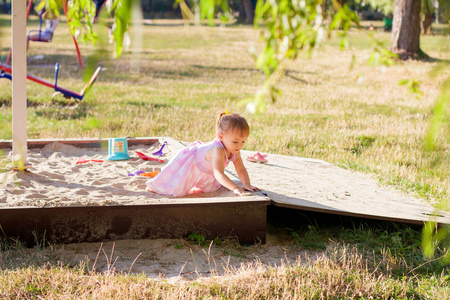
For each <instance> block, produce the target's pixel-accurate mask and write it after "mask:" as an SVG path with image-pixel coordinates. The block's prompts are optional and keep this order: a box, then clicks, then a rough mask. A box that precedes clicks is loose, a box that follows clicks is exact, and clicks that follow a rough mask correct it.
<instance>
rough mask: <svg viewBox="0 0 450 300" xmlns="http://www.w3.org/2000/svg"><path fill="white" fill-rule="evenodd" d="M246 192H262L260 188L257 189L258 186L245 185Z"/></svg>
mask: <svg viewBox="0 0 450 300" xmlns="http://www.w3.org/2000/svg"><path fill="white" fill-rule="evenodd" d="M244 190H246V191H250V192H257V191H260V189H259V188H257V187H256V186H253V185H250V184H244Z"/></svg>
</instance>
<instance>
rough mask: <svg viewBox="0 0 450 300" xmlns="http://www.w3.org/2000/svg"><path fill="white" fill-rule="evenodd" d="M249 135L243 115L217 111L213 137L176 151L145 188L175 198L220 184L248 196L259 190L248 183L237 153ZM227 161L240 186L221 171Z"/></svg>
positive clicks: (205, 190) (214, 188)
mask: <svg viewBox="0 0 450 300" xmlns="http://www.w3.org/2000/svg"><path fill="white" fill-rule="evenodd" d="M249 134H250V127H249V126H248V124H247V121H246V120H245V119H244V118H243V117H242V116H240V115H239V114H230V113H221V114H219V116H218V118H217V125H216V138H215V139H214V140H213V141H211V142H208V143H202V142H200V141H197V142H194V143H192V144H190V145H188V146H187V147H186V148H185V149H184V150H182V151H180V152H179V153H177V155H176V156H175V157H174V158H172V159H171V160H170V161H169V163H168V164H167V165H166V166H165V167H164V168H163V169H162V170H161V173H159V174H158V175H157V176H156V177H155V178H154V179H152V180H149V181H147V186H148V190H149V191H151V192H155V193H158V194H163V195H171V196H175V197H180V196H185V195H188V194H193V193H201V192H203V193H209V192H213V191H215V190H217V189H219V188H220V187H221V186H222V185H223V186H224V187H226V188H227V189H229V190H231V191H233V192H234V193H235V194H236V195H239V196H244V195H248V192H246V191H252V192H253V191H257V190H259V189H258V188H257V187H254V186H252V185H251V184H250V179H249V176H248V173H247V170H246V169H245V166H244V163H243V162H242V157H241V154H240V150H241V149H242V148H243V147H244V144H245V141H246V140H247V138H248V136H249ZM230 161H231V162H233V163H234V167H235V168H236V172H237V174H238V176H239V179H240V180H241V182H242V185H243V187H242V188H240V187H239V186H238V185H237V184H236V183H234V182H233V181H232V180H231V179H230V178H228V176H227V175H225V173H224V171H225V167H226V166H228V164H229V163H230Z"/></svg>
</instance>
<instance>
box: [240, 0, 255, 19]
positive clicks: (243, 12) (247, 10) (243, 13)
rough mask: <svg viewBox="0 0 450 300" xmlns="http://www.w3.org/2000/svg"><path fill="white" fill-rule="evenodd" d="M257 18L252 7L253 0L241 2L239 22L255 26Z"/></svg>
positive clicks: (242, 0)
mask: <svg viewBox="0 0 450 300" xmlns="http://www.w3.org/2000/svg"><path fill="white" fill-rule="evenodd" d="M254 18H255V10H254V9H253V6H252V1H251V0H241V6H240V7H239V22H241V23H244V22H245V23H247V24H253V19H254Z"/></svg>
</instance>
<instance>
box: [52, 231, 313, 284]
mask: <svg viewBox="0 0 450 300" xmlns="http://www.w3.org/2000/svg"><path fill="white" fill-rule="evenodd" d="M53 251H54V255H55V256H57V257H58V258H60V259H61V260H62V261H63V262H65V263H67V264H71V265H77V264H80V263H83V264H85V265H86V266H87V268H88V269H89V270H94V271H97V272H104V273H107V272H124V273H131V274H140V273H144V274H145V275H147V276H149V277H152V278H158V279H164V280H167V281H169V282H178V281H186V280H197V279H199V278H204V277H209V276H224V275H232V274H233V272H238V271H239V268H241V267H247V266H249V265H263V266H265V267H268V266H272V267H277V266H281V265H282V264H287V263H294V262H296V261H298V260H300V261H301V262H305V263H307V262H308V261H312V260H314V259H317V258H319V257H321V253H320V252H318V251H306V250H301V249H300V248H299V247H296V246H295V245H294V244H293V243H292V242H289V239H288V238H286V237H280V236H278V235H272V234H268V236H267V243H266V244H265V245H253V246H240V245H239V244H238V243H236V242H235V241H234V240H232V239H231V240H225V241H221V242H220V244H219V245H216V244H212V245H211V246H210V245H202V246H200V245H196V244H195V243H193V242H188V241H185V240H182V239H156V240H119V241H114V242H106V243H79V244H68V245H56V246H53Z"/></svg>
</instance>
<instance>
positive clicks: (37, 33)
mask: <svg viewBox="0 0 450 300" xmlns="http://www.w3.org/2000/svg"><path fill="white" fill-rule="evenodd" d="M43 14H44V12H43V11H41V13H40V14H39V30H35V29H33V30H30V31H28V34H27V47H28V43H29V41H33V42H44V43H50V42H51V41H52V38H53V31H48V30H42V15H43Z"/></svg>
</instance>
